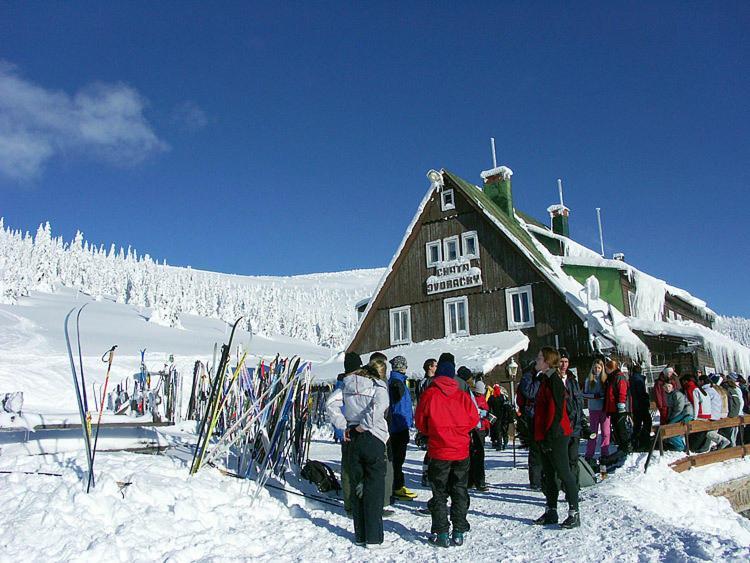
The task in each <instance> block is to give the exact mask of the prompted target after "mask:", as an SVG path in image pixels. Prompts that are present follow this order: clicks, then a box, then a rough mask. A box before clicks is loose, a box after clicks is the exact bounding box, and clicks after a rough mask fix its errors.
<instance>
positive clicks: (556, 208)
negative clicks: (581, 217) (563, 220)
mask: <svg viewBox="0 0 750 563" xmlns="http://www.w3.org/2000/svg"><path fill="white" fill-rule="evenodd" d="M564 211H567V212H570V209H569V208H567V207H566V206H565V205H563V204H562V203H556V204H555V205H550V206H549V207H548V208H547V213H549V214H550V215H552V214H553V213H558V212H559V213H562V212H564Z"/></svg>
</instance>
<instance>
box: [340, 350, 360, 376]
mask: <svg viewBox="0 0 750 563" xmlns="http://www.w3.org/2000/svg"><path fill="white" fill-rule="evenodd" d="M361 367H362V358H360V357H359V354H357V353H356V352H347V353H346V354H345V355H344V373H351V372H353V371H354V370H355V369H357V368H361Z"/></svg>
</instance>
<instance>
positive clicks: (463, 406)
mask: <svg viewBox="0 0 750 563" xmlns="http://www.w3.org/2000/svg"><path fill="white" fill-rule="evenodd" d="M455 369H456V368H455V364H454V363H452V362H450V361H443V362H438V366H437V370H436V374H435V377H434V379H433V381H432V383H431V384H430V385H429V386H428V387H427V389H426V390H425V392H424V393H423V395H422V400H421V401H419V403H418V404H417V411H416V414H415V421H416V425H417V429H418V430H419V431H420V432H422V434H424V435H425V436H427V453H428V454H429V456H430V465H429V470H428V471H429V479H430V485H431V487H432V498H431V499H430V501H429V502H428V507H429V509H430V513H431V515H432V526H431V534H430V539H429V541H430V543H432V544H433V545H435V546H439V547H448V546H450V545H451V543H453V545H462V544H463V541H464V533H466V532H467V531H468V530H469V523H468V521H467V519H466V515H467V513H468V511H469V492H468V489H467V482H468V477H469V432H471V430H472V429H473V428H474V427H476V425H477V423H478V422H479V413H478V412H477V409H476V407H475V406H474V403H473V402H472V400H471V398H470V397H469V395H468V394H467V393H464V392H463V391H462V390H461V389H460V388H459V385H458V382H457V381H456V379H455ZM448 497H450V499H451V508H450V521H451V523H452V524H453V533H452V535H451V537H449V529H450V524H449V522H448Z"/></svg>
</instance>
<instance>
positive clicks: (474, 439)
mask: <svg viewBox="0 0 750 563" xmlns="http://www.w3.org/2000/svg"><path fill="white" fill-rule="evenodd" d="M484 437H485V432H484V431H483V430H472V431H471V443H470V444H469V483H468V486H469V487H483V486H484V485H485V484H486V483H485V477H484Z"/></svg>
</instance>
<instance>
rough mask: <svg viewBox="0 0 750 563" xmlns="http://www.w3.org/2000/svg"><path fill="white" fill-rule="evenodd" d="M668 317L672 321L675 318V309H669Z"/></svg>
mask: <svg viewBox="0 0 750 563" xmlns="http://www.w3.org/2000/svg"><path fill="white" fill-rule="evenodd" d="M667 319H669V320H670V321H673V320H675V316H674V311H673V310H672V309H667Z"/></svg>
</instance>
